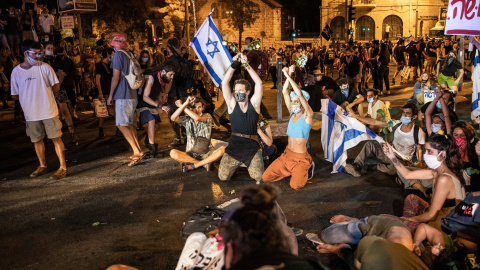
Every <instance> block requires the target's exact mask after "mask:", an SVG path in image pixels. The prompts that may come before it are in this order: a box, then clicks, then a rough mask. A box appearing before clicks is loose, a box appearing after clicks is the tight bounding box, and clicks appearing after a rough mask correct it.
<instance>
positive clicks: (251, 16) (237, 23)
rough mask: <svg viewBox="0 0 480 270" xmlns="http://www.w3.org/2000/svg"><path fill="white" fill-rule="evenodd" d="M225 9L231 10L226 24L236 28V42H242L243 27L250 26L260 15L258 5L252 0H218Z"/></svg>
mask: <svg viewBox="0 0 480 270" xmlns="http://www.w3.org/2000/svg"><path fill="white" fill-rule="evenodd" d="M220 3H222V4H223V6H224V8H225V10H226V11H231V14H230V15H229V17H228V24H229V25H230V26H231V27H232V28H233V29H235V30H238V44H239V46H240V44H242V43H243V42H242V33H243V31H245V27H250V26H252V25H253V24H254V23H255V21H256V20H257V19H258V18H259V17H260V16H259V15H258V14H259V13H260V5H258V4H257V3H254V2H253V1H252V0H243V1H239V0H220Z"/></svg>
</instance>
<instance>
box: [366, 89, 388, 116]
mask: <svg viewBox="0 0 480 270" xmlns="http://www.w3.org/2000/svg"><path fill="white" fill-rule="evenodd" d="M378 94H379V91H378V90H377V89H369V90H367V102H368V106H367V115H366V116H365V117H367V118H373V119H376V120H379V121H380V120H382V116H381V115H379V114H377V110H379V109H381V110H383V112H384V113H385V118H386V120H389V119H390V112H389V111H388V109H387V107H386V105H385V103H384V102H383V101H381V100H380V99H378Z"/></svg>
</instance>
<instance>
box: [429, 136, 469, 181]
mask: <svg viewBox="0 0 480 270" xmlns="http://www.w3.org/2000/svg"><path fill="white" fill-rule="evenodd" d="M427 142H428V143H430V145H431V146H432V147H433V148H434V149H435V150H438V151H443V152H445V154H446V155H445V161H444V162H445V165H447V167H448V169H450V170H451V171H452V172H453V173H454V174H455V175H456V176H457V177H458V180H459V181H460V183H461V184H462V186H465V179H464V178H463V174H462V169H463V162H462V157H461V156H460V151H459V150H458V146H457V143H456V142H455V140H454V139H453V136H452V135H439V134H434V135H432V136H430V137H428V140H427Z"/></svg>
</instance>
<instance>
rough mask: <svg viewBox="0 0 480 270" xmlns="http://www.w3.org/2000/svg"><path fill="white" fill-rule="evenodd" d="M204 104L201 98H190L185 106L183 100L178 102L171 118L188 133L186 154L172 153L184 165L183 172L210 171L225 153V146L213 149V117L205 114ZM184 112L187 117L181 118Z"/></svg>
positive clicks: (175, 151)
mask: <svg viewBox="0 0 480 270" xmlns="http://www.w3.org/2000/svg"><path fill="white" fill-rule="evenodd" d="M204 104H205V103H204V101H203V99H201V98H199V97H197V98H194V97H188V98H187V100H186V101H185V102H184V103H183V104H182V101H181V100H177V101H176V102H175V105H177V107H178V109H177V110H176V111H175V112H174V113H173V114H172V116H171V117H170V119H171V120H172V121H174V122H176V123H179V124H180V125H182V126H184V127H185V130H186V133H187V149H186V152H182V151H179V150H176V149H172V151H170V157H171V158H173V159H175V160H176V161H178V162H181V163H182V172H187V171H192V170H194V169H196V168H199V167H202V166H203V167H205V169H206V170H207V171H210V169H211V164H212V162H214V161H216V160H218V159H219V158H221V157H222V156H223V154H224V153H225V146H222V147H220V148H218V149H213V148H212V147H211V137H212V116H211V115H210V114H208V113H205V114H204V113H203V110H204ZM182 112H185V114H186V116H180V114H181V113H182Z"/></svg>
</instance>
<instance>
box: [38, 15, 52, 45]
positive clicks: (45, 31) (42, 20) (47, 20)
mask: <svg viewBox="0 0 480 270" xmlns="http://www.w3.org/2000/svg"><path fill="white" fill-rule="evenodd" d="M38 24H39V25H40V32H41V34H42V35H48V36H49V38H50V37H52V35H53V28H54V26H55V19H54V18H53V16H52V15H50V14H48V9H47V8H43V10H42V15H40V16H39V17H38Z"/></svg>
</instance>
